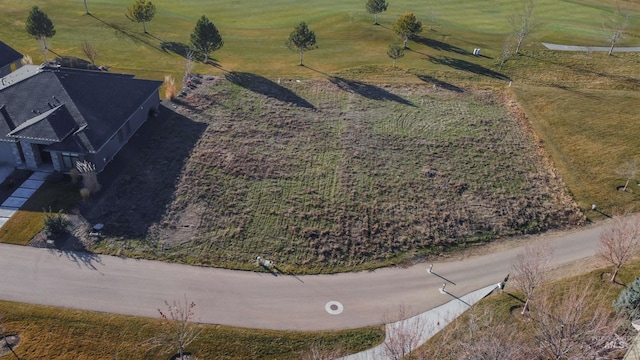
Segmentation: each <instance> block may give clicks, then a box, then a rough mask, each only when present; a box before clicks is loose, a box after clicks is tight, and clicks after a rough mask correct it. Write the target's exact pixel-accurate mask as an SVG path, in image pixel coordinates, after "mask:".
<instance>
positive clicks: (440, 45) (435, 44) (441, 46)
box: [412, 36, 471, 55]
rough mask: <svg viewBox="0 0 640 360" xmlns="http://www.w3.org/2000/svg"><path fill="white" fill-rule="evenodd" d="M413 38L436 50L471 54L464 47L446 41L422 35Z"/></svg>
mask: <svg viewBox="0 0 640 360" xmlns="http://www.w3.org/2000/svg"><path fill="white" fill-rule="evenodd" d="M412 40H413V41H415V42H416V43H418V44H422V45H425V46H428V47H430V48H432V49H434V50H440V51H448V52H453V53H456V54H460V55H471V53H470V52H468V51H467V50H465V49H463V48H459V47H457V46H454V45H451V44H447V43H446V42H442V41H439V40H435V39H430V38H426V37H422V36H415V37H413V38H412Z"/></svg>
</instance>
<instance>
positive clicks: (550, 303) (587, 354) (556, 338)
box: [531, 284, 620, 359]
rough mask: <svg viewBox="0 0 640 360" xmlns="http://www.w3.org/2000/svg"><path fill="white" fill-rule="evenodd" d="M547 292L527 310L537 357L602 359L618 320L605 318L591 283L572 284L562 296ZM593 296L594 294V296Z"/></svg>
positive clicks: (609, 317) (607, 313)
mask: <svg viewBox="0 0 640 360" xmlns="http://www.w3.org/2000/svg"><path fill="white" fill-rule="evenodd" d="M552 291H553V290H551V289H550V290H548V291H546V292H545V293H543V294H541V295H540V296H539V298H538V300H537V301H536V306H534V307H533V309H532V311H531V319H532V323H533V327H534V333H535V335H534V337H535V340H536V343H537V344H538V346H539V348H538V350H537V355H538V356H539V355H543V357H544V358H549V359H596V358H603V357H602V356H603V352H604V351H607V348H610V347H609V346H606V345H607V343H610V342H612V341H616V335H615V330H616V329H617V328H618V326H619V325H620V322H619V320H618V319H616V318H613V317H611V316H610V315H609V313H610V310H609V309H607V307H606V305H607V304H606V303H604V302H603V301H602V299H601V297H600V296H598V294H597V292H595V291H594V289H593V286H592V284H587V285H584V284H576V285H573V286H572V287H571V288H570V289H569V291H568V292H566V293H564V294H562V295H561V294H554V293H552ZM594 294H596V295H595V296H594Z"/></svg>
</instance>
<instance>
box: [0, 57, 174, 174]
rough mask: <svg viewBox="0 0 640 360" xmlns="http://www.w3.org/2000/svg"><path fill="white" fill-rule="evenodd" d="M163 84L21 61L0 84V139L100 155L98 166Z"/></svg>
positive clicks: (142, 114)
mask: <svg viewBox="0 0 640 360" xmlns="http://www.w3.org/2000/svg"><path fill="white" fill-rule="evenodd" d="M161 85H162V82H160V81H154V80H140V79H135V78H134V76H133V75H127V74H114V73H109V72H104V71H95V70H78V69H68V68H61V67H60V66H51V65H49V66H47V65H43V66H40V67H34V66H25V67H23V68H20V69H18V71H16V72H14V73H12V74H10V75H8V76H6V77H4V78H2V82H1V83H0V141H8V142H17V141H19V142H20V144H23V146H24V144H26V143H31V144H39V145H38V148H37V149H35V148H34V150H33V151H38V152H43V151H44V152H51V153H52V154H53V153H54V152H58V153H74V154H78V155H79V156H80V157H86V158H93V159H94V160H95V158H98V159H99V161H100V162H101V164H96V165H97V167H98V168H100V169H101V166H102V167H103V166H104V165H105V164H106V163H107V162H108V161H109V160H110V159H111V158H112V157H113V156H115V153H117V152H118V151H119V149H120V147H121V146H122V145H123V144H124V143H125V142H126V141H127V140H128V138H129V137H130V136H131V135H132V129H133V132H135V130H137V128H138V127H139V126H140V124H141V123H142V122H144V121H145V120H146V118H147V116H148V112H149V111H150V110H151V109H152V108H156V107H157V105H158V102H159V96H158V89H159V88H160V86H161ZM130 121H134V123H133V124H130V123H129V122H130ZM123 129H124V130H125V131H123ZM114 138H116V139H117V140H119V141H117V142H116V144H114V143H113V142H114V141H113V139H114ZM107 145H108V146H107ZM43 154H45V153H43ZM54 158H55V156H54ZM36 160H37V159H36ZM36 162H37V161H36ZM55 162H56V160H55V159H54V168H56V166H55V165H56V164H55ZM29 166H32V165H29Z"/></svg>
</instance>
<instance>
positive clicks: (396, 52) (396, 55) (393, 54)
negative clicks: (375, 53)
mask: <svg viewBox="0 0 640 360" xmlns="http://www.w3.org/2000/svg"><path fill="white" fill-rule="evenodd" d="M387 55H388V56H389V57H390V58H391V59H393V67H394V68H395V67H396V60H398V59H400V58H401V57H403V56H404V49H403V48H402V46H400V45H398V44H391V45H389V49H388V50H387Z"/></svg>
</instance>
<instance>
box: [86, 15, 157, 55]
mask: <svg viewBox="0 0 640 360" xmlns="http://www.w3.org/2000/svg"><path fill="white" fill-rule="evenodd" d="M89 16H91V17H92V18H94V19H96V20H98V21H100V22H101V23H103V24H105V25H107V26H108V27H110V28H112V29H114V30H115V31H116V35H119V36H125V37H127V38H129V39H130V40H132V41H133V42H135V43H138V44H144V45H147V46H149V47H152V48H154V49H157V50H160V51H162V49H161V48H160V47H158V46H157V45H156V44H153V43H151V42H150V41H148V40H147V39H145V38H143V37H141V36H139V35H138V34H135V33H132V32H129V31H127V30H125V29H123V28H122V27H120V26H119V25H116V24H112V23H108V22H106V21H104V20H102V19H100V18H99V17H97V16H95V15H93V14H89ZM145 35H149V34H148V33H147V34H145ZM150 37H152V38H154V39H157V40H159V39H158V38H157V37H155V36H152V35H150Z"/></svg>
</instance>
